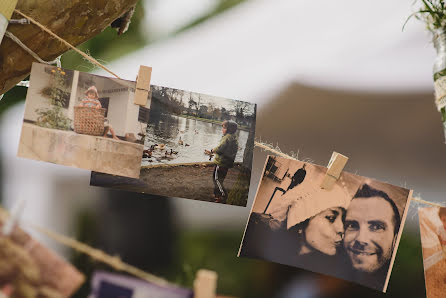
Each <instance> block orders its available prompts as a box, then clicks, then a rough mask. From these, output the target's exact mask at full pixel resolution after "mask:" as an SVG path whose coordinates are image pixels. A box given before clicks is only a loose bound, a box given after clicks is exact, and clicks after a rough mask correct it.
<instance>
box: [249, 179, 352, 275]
mask: <svg viewBox="0 0 446 298" xmlns="http://www.w3.org/2000/svg"><path fill="white" fill-rule="evenodd" d="M306 190H307V191H305V192H304V191H302V189H299V188H294V189H291V190H290V191H288V192H287V193H285V194H284V195H283V196H282V197H281V204H279V205H278V206H276V207H275V208H272V210H271V212H269V214H261V213H254V212H253V213H252V214H251V216H250V220H249V223H248V226H247V228H246V232H245V237H244V239H243V245H242V248H241V251H240V255H242V256H247V257H257V258H262V259H265V260H269V261H273V262H277V263H281V264H286V265H291V266H295V267H300V268H305V269H308V270H311V271H316V272H321V273H325V274H333V275H336V272H337V270H339V266H337V265H338V264H339V262H340V261H341V262H342V261H343V259H340V258H336V256H338V255H339V253H340V251H341V250H342V240H343V237H344V223H343V218H344V217H345V212H346V209H347V207H348V204H349V203H350V200H351V197H350V196H349V194H348V193H347V191H346V190H345V189H344V188H343V187H342V186H340V185H337V184H336V185H335V187H334V188H333V189H332V190H330V191H326V190H324V189H321V188H317V187H316V188H315V189H313V190H312V191H308V188H307V189H306Z"/></svg>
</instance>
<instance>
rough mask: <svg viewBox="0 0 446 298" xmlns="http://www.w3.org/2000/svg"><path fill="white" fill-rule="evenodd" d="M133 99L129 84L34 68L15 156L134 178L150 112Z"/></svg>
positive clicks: (41, 66)
mask: <svg viewBox="0 0 446 298" xmlns="http://www.w3.org/2000/svg"><path fill="white" fill-rule="evenodd" d="M134 93H135V82H132V81H125V80H121V79H114V78H107V77H102V76H97V75H92V74H88V73H83V72H79V71H72V70H67V69H62V68H58V67H54V66H48V65H45V64H38V63H34V64H33V67H32V70H31V76H30V86H29V88H28V93H27V96H26V103H25V115H24V120H23V125H22V133H21V137H20V144H19V150H18V154H17V155H18V156H19V157H24V158H29V159H34V160H41V161H46V162H51V163H56V164H61V165H65V166H72V167H76V168H82V169H87V170H94V171H99V172H103V173H109V174H115V175H120V176H125V177H132V178H138V177H139V168H140V163H141V155H142V150H143V144H144V136H145V130H146V128H147V119H146V118H147V115H148V111H149V107H147V108H146V107H142V106H138V105H135V104H133V98H134ZM148 105H149V104H148Z"/></svg>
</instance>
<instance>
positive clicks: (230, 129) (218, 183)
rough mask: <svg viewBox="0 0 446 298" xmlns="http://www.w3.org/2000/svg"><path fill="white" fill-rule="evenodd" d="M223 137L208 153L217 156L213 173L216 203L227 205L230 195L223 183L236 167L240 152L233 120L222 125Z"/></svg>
mask: <svg viewBox="0 0 446 298" xmlns="http://www.w3.org/2000/svg"><path fill="white" fill-rule="evenodd" d="M221 126H222V133H223V137H222V138H221V140H220V144H219V145H218V146H217V147H215V148H214V149H212V150H211V151H205V152H206V153H208V154H209V153H210V154H215V159H214V161H215V163H216V165H215V167H214V171H213V173H212V179H213V181H214V197H215V202H216V203H226V200H227V198H228V193H227V191H226V189H225V188H224V187H223V181H224V180H225V178H226V175H227V173H228V170H229V169H230V168H232V167H233V166H234V160H235V156H236V155H237V151H238V141H237V136H236V135H235V133H236V132H237V123H235V122H234V121H232V120H226V121H224V122H223V123H222V125H221Z"/></svg>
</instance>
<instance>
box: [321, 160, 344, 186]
mask: <svg viewBox="0 0 446 298" xmlns="http://www.w3.org/2000/svg"><path fill="white" fill-rule="evenodd" d="M347 161H348V157H347V156H344V155H342V154H340V153H337V152H333V154H332V155H331V158H330V161H329V163H328V166H327V172H326V173H325V177H324V179H323V180H322V183H321V188H323V189H326V190H331V189H332V188H333V186H334V184H335V183H336V181H337V180H338V179H339V177H340V175H341V172H342V170H343V169H344V167H345V164H346V163H347Z"/></svg>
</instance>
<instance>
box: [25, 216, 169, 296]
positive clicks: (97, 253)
mask: <svg viewBox="0 0 446 298" xmlns="http://www.w3.org/2000/svg"><path fill="white" fill-rule="evenodd" d="M30 226H31V227H32V228H33V229H34V230H36V231H38V232H40V233H42V234H44V235H46V236H47V237H49V238H51V239H53V240H54V241H56V242H58V243H60V244H63V245H65V246H68V247H70V248H72V249H74V250H76V251H78V252H81V253H84V254H86V255H88V256H90V257H91V258H92V259H94V260H97V261H100V262H102V263H105V264H107V265H109V266H111V267H112V268H114V269H116V270H118V271H123V272H127V273H129V274H131V275H133V276H136V277H138V278H140V279H142V280H145V281H147V282H150V283H153V284H156V285H159V286H163V287H165V286H170V287H172V286H173V287H177V286H176V285H174V284H171V283H170V282H168V281H167V280H165V279H163V278H161V277H158V276H155V275H153V274H150V273H148V272H145V271H143V270H141V269H139V268H136V267H134V266H132V265H129V264H127V263H124V262H123V261H121V259H120V258H119V257H118V256H110V255H108V254H106V253H105V252H103V251H102V250H99V249H96V248H93V247H91V246H89V245H87V244H85V243H82V242H80V241H77V240H75V239H72V238H70V237H67V236H64V235H61V234H58V233H55V232H53V231H50V230H48V229H45V228H42V227H38V226H36V225H30Z"/></svg>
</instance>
